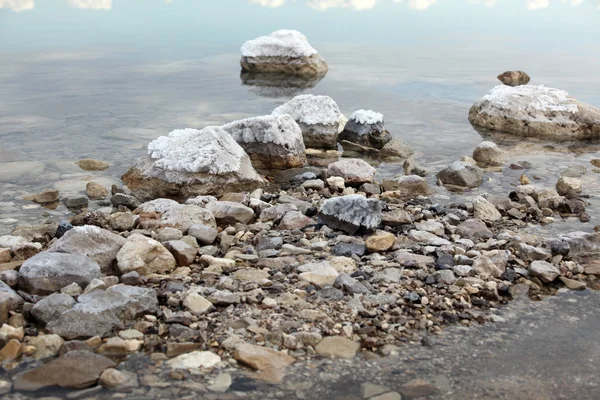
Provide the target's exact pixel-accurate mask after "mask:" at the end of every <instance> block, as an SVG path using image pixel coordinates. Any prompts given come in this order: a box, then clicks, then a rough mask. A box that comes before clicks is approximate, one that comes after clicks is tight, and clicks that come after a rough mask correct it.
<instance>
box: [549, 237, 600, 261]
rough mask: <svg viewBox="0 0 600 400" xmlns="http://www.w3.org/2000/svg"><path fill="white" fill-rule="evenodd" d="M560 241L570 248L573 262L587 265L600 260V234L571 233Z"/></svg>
mask: <svg viewBox="0 0 600 400" xmlns="http://www.w3.org/2000/svg"><path fill="white" fill-rule="evenodd" d="M560 239H561V241H562V242H564V243H566V244H567V245H568V246H569V257H570V258H571V260H573V261H577V262H580V263H583V264H586V263H590V262H594V261H596V260H598V259H600V232H594V233H586V232H571V233H568V234H565V235H561V236H560ZM557 245H558V244H557ZM553 248H554V247H553ZM553 253H554V251H553Z"/></svg>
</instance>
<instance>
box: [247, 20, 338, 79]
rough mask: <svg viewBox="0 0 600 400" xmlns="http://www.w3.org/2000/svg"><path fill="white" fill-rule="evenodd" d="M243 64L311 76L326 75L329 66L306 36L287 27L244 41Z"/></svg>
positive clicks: (259, 69) (249, 68)
mask: <svg viewBox="0 0 600 400" xmlns="http://www.w3.org/2000/svg"><path fill="white" fill-rule="evenodd" d="M240 64H241V66H242V70H243V71H249V72H262V73H279V74H286V75H298V76H307V77H312V76H322V75H325V74H326V73H327V70H328V69H329V67H328V66H327V63H326V62H325V60H324V59H323V57H321V56H320V55H319V54H318V53H317V51H316V50H315V49H314V48H313V47H312V46H311V45H310V44H309V43H308V40H307V39H306V36H304V35H303V34H302V33H300V32H298V31H294V30H287V29H282V30H279V31H275V32H273V33H271V34H270V35H268V36H260V37H258V38H256V39H253V40H249V41H247V42H246V43H244V44H243V45H242V59H241V60H240Z"/></svg>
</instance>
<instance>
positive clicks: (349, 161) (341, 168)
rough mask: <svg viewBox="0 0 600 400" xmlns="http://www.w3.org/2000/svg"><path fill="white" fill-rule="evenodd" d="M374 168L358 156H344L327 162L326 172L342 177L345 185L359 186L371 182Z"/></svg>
mask: <svg viewBox="0 0 600 400" xmlns="http://www.w3.org/2000/svg"><path fill="white" fill-rule="evenodd" d="M375 172H376V170H375V168H373V167H372V166H371V165H369V164H368V163H367V162H366V161H363V160H361V159H358V158H345V159H342V160H340V161H336V162H334V163H331V164H329V166H328V167H327V174H328V175H329V176H340V177H342V178H344V183H345V184H346V185H355V186H360V185H361V184H363V183H371V182H373V178H374V177H375Z"/></svg>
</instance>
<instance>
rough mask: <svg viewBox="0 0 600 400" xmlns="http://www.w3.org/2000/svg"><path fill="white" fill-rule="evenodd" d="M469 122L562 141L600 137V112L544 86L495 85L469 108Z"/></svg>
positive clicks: (494, 128) (565, 93)
mask: <svg viewBox="0 0 600 400" xmlns="http://www.w3.org/2000/svg"><path fill="white" fill-rule="evenodd" d="M469 121H470V122H471V123H472V124H473V125H475V126H479V127H482V128H486V129H489V130H493V131H501V132H506V133H511V134H514V135H519V136H530V137H539V138H547V139H563V140H564V139H595V138H599V137H600V109H598V108H596V107H593V106H591V105H589V104H586V103H582V102H580V101H578V100H575V99H573V98H572V97H569V94H568V93H567V92H565V91H563V90H558V89H553V88H549V87H545V86H531V85H525V86H516V87H510V86H505V85H499V86H496V87H495V88H493V89H492V91H491V92H490V93H489V94H488V95H486V96H484V97H483V98H482V99H481V100H479V101H478V102H476V103H475V104H474V105H473V107H471V110H470V111H469Z"/></svg>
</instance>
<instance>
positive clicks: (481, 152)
mask: <svg viewBox="0 0 600 400" xmlns="http://www.w3.org/2000/svg"><path fill="white" fill-rule="evenodd" d="M473 159H474V160H475V161H477V163H478V164H481V165H483V166H491V167H497V166H501V165H504V164H505V163H506V161H508V155H507V154H506V152H505V151H504V150H502V149H501V148H499V147H498V145H497V144H496V143H494V142H489V141H484V142H481V143H479V145H477V147H476V148H475V150H473Z"/></svg>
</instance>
